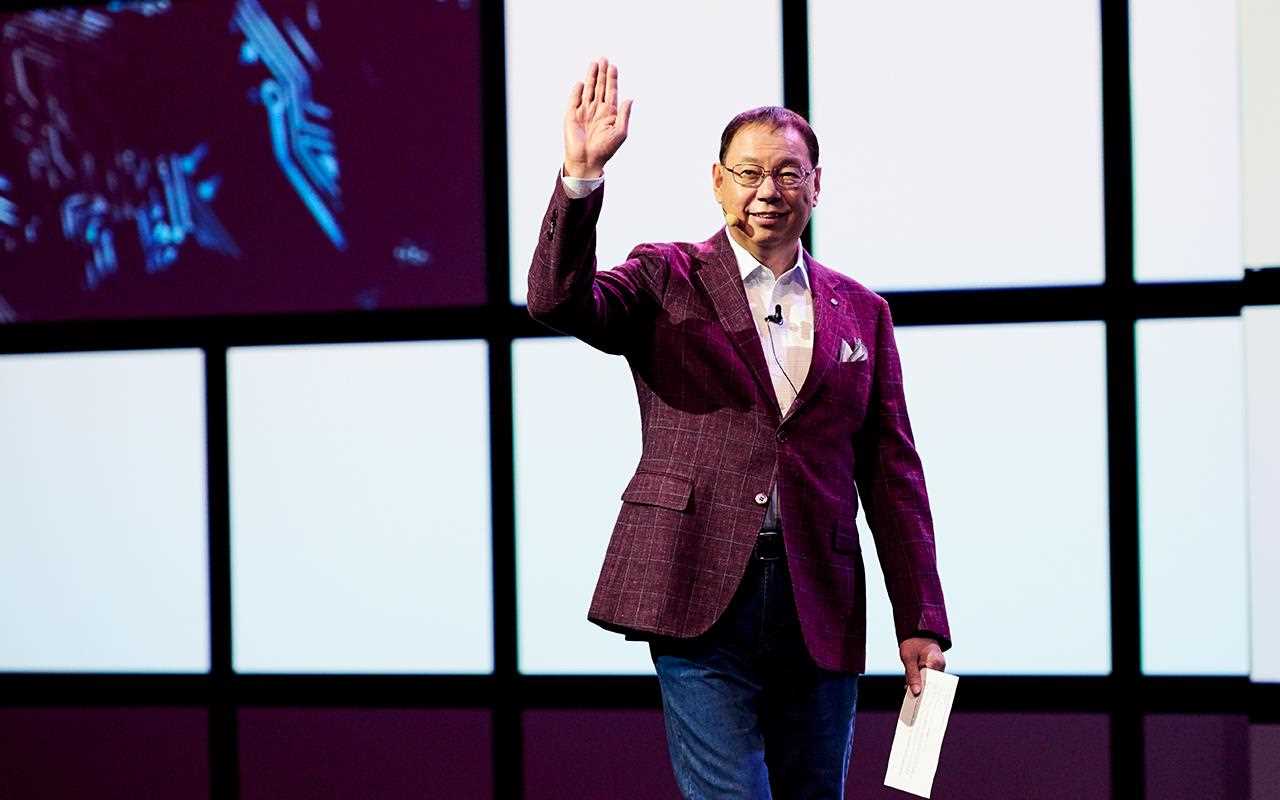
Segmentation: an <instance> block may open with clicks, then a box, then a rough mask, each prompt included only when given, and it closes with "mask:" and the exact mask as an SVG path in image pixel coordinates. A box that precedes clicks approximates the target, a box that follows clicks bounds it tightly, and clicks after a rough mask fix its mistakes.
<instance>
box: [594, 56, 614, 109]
mask: <svg viewBox="0 0 1280 800" xmlns="http://www.w3.org/2000/svg"><path fill="white" fill-rule="evenodd" d="M594 72H595V76H596V88H595V97H594V98H593V99H594V100H595V101H596V102H603V101H604V99H605V92H606V91H607V86H608V82H609V59H607V58H602V59H600V60H599V61H598V62H596V65H595V70H594ZM615 72H616V68H615Z"/></svg>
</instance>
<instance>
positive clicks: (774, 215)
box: [747, 211, 787, 222]
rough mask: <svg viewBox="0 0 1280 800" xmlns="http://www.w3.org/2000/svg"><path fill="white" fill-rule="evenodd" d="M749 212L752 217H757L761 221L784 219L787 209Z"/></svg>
mask: <svg viewBox="0 0 1280 800" xmlns="http://www.w3.org/2000/svg"><path fill="white" fill-rule="evenodd" d="M747 214H748V215H749V216H750V217H751V218H752V219H757V220H760V221H761V222H770V221H774V220H779V219H782V218H783V217H785V216H786V215H787V212H785V211H748V212H747Z"/></svg>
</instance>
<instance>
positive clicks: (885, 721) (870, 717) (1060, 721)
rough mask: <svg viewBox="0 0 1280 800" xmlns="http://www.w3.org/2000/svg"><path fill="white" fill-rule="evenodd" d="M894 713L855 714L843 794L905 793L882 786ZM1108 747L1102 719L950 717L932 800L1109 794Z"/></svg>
mask: <svg viewBox="0 0 1280 800" xmlns="http://www.w3.org/2000/svg"><path fill="white" fill-rule="evenodd" d="M961 691H963V686H962V687H961ZM897 716H898V715H897V714H896V713H890V712H884V711H875V712H861V713H859V714H858V717H857V723H856V725H857V729H856V732H855V734H854V747H853V763H852V764H851V765H850V769H849V785H848V791H847V792H846V794H845V796H846V797H848V798H858V800H866V799H867V798H877V797H883V798H895V800H897V799H898V798H902V797H905V796H906V795H904V794H903V793H902V792H899V791H897V790H896V789H886V788H885V787H884V772H885V767H886V766H887V765H888V763H889V747H890V745H891V744H892V743H893V731H894V725H895V723H896V720H897ZM1110 747H1111V736H1110V724H1109V722H1108V720H1107V717H1106V715H1103V714H978V713H960V714H953V715H952V716H951V722H950V724H949V725H948V727H947V736H946V739H945V740H944V741H943V744H942V757H941V760H940V761H939V763H938V774H937V776H936V778H935V779H934V782H933V796H934V797H938V798H944V797H945V798H947V800H968V799H969V798H972V800H990V798H994V797H1010V798H1012V797H1027V798H1030V797H1072V798H1091V799H1092V798H1107V797H1111V763H1110V762H1111V757H1110V753H1109V750H1110Z"/></svg>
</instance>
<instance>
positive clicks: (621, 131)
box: [564, 58, 631, 178]
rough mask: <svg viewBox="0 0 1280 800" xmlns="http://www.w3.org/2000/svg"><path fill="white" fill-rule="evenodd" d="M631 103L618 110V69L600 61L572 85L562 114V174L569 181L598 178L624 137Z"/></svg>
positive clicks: (629, 116) (595, 62)
mask: <svg viewBox="0 0 1280 800" xmlns="http://www.w3.org/2000/svg"><path fill="white" fill-rule="evenodd" d="M630 124H631V101H630V100H628V101H627V102H625V103H623V104H622V109H621V112H619V109H618V68H617V67H615V66H612V65H611V64H609V60H608V59H606V58H601V59H599V60H598V61H594V62H592V64H591V68H590V69H589V70H587V78H586V81H580V82H578V83H575V84H574V85H573V92H572V93H571V94H570V95H569V108H568V110H566V111H565V114H564V171H565V174H566V175H568V176H570V177H573V178H598V177H600V176H601V175H603V174H604V165H605V162H607V161H608V160H609V159H610V158H613V154H614V153H616V152H618V148H619V147H621V146H622V143H623V142H624V141H625V140H626V138H627V128H628V127H630Z"/></svg>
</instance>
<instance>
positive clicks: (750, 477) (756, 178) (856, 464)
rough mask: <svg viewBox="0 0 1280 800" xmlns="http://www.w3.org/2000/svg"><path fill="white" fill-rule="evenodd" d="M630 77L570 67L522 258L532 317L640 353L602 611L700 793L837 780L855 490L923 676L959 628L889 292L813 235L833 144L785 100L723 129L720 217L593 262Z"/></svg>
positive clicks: (847, 696)
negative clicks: (825, 151)
mask: <svg viewBox="0 0 1280 800" xmlns="http://www.w3.org/2000/svg"><path fill="white" fill-rule="evenodd" d="M617 76H618V72H617V67H615V66H611V65H610V64H609V63H608V61H606V60H604V59H601V60H599V61H597V62H596V63H594V64H592V65H591V68H590V70H589V71H588V73H587V77H586V80H585V81H584V82H582V83H579V84H577V85H575V86H574V89H573V91H572V93H571V95H570V101H569V108H568V110H567V112H566V114H565V120H564V142H565V159H564V166H563V170H562V172H561V174H560V176H559V177H558V178H557V180H556V185H555V190H554V194H553V195H552V199H551V204H550V206H549V207H548V209H547V212H546V216H545V217H544V219H543V224H542V228H541V232H540V236H539V241H538V247H537V250H536V252H535V254H534V259H533V265H532V267H531V269H530V271H529V295H528V304H529V312H530V314H532V315H533V317H534V318H536V319H538V320H539V321H541V322H543V323H544V324H546V325H548V326H550V327H552V328H555V329H557V330H560V331H562V332H565V333H568V334H571V335H573V336H576V337H578V338H580V339H582V340H583V341H585V342H587V343H588V344H590V345H592V346H593V347H597V348H599V349H601V350H604V351H605V352H609V353H618V354H621V355H624V356H625V357H626V358H627V360H628V362H629V364H630V366H631V370H632V373H633V375H634V377H635V383H636V391H637V395H638V399H639V402H640V416H641V424H642V427H643V442H644V444H643V452H642V455H641V457H640V464H639V467H638V468H637V470H636V473H635V476H634V477H633V478H632V479H631V481H630V483H629V484H628V485H627V487H626V490H625V491H624V492H623V495H622V500H623V504H622V510H621V512H620V514H619V516H618V520H617V524H616V526H615V527H614V531H613V536H612V539H611V540H610V542H609V547H608V552H607V554H606V556H605V562H604V566H603V568H602V570H601V573H600V579H599V583H598V584H597V587H596V592H595V596H594V598H593V600H592V603H591V610H590V612H589V617H590V619H591V620H592V621H594V622H596V623H597V624H599V625H602V626H604V627H606V628H609V629H612V630H617V631H621V632H624V633H626V634H628V636H629V637H631V638H641V639H647V640H648V641H649V642H650V650H651V654H652V656H653V660H654V666H655V669H656V670H657V673H658V679H659V683H660V685H661V688H662V698H663V710H664V716H665V720H666V726H667V738H668V747H669V751H670V754H671V759H672V764H673V767H674V769H675V773H676V780H677V782H678V784H679V786H680V790H681V792H682V793H683V794H684V795H685V796H686V797H690V798H768V797H771V796H772V797H777V798H833V799H834V798H843V797H844V778H845V774H846V772H847V771H848V759H849V754H850V751H851V746H852V745H851V743H852V735H853V717H854V706H855V703H856V699H857V677H858V675H859V674H860V673H861V672H863V670H864V669H865V639H866V633H865V631H866V621H865V609H864V607H865V587H864V572H863V567H862V559H861V552H860V543H859V537H858V532H857V529H856V525H855V516H856V514H857V509H858V502H859V497H861V499H862V502H863V503H864V504H865V506H866V511H867V519H868V521H869V523H870V525H871V530H872V534H873V536H874V538H875V542H876V550H877V553H878V554H879V558H880V562H881V565H882V567H883V571H884V575H885V582H886V585H887V587H888V590H889V597H890V600H891V601H892V603H893V609H894V624H895V629H896V632H897V637H898V640H899V642H900V656H901V658H902V661H903V664H904V667H905V669H906V679H907V683H908V685H909V686H910V687H911V690H912V691H913V692H916V693H918V692H919V691H920V686H921V673H920V669H921V668H922V667H926V666H927V667H930V668H933V669H943V668H944V667H945V661H944V658H943V655H942V652H943V650H945V649H946V648H948V647H949V646H950V632H949V628H948V625H947V618H946V610H945V608H944V606H943V598H942V590H941V587H940V585H939V581H938V576H937V569H936V563H935V555H934V548H933V530H932V521H931V517H930V513H929V505H928V498H927V495H926V493H925V486H924V478H923V474H922V471H921V467H920V461H919V458H918V456H917V455H916V451H915V446H914V443H913V441H912V438H911V428H910V423H909V422H908V419H907V413H906V405H905V401H904V398H903V390H902V379H901V370H900V367H899V362H898V354H897V349H896V345H895V344H894V338H893V325H892V322H891V320H890V317H889V309H888V306H887V304H886V303H885V301H884V300H883V299H882V298H880V297H879V296H878V295H876V294H874V293H873V292H871V291H870V290H868V289H866V288H865V287H863V286H862V285H860V284H858V283H857V282H855V281H853V280H852V279H850V278H847V277H844V276H842V275H840V274H838V273H836V272H834V271H832V270H829V269H827V268H826V267H824V266H822V265H821V264H819V263H818V262H816V261H814V260H813V259H812V258H811V257H810V256H809V255H808V254H807V253H805V252H804V250H803V248H802V247H801V246H800V234H801V232H802V231H803V230H804V227H805V225H806V224H808V221H809V216H810V214H811V213H812V209H813V206H814V205H815V204H816V203H817V200H818V194H819V189H820V185H821V177H822V175H821V169H820V168H819V167H818V166H817V163H818V142H817V138H816V137H815V136H814V134H813V131H812V130H811V129H810V127H809V125H808V123H807V122H805V120H804V119H803V118H802V117H800V116H799V115H797V114H794V113H792V112H789V111H787V110H785V109H780V108H761V109H753V110H752V111H748V112H744V113H743V114H740V115H738V117H736V118H734V120H732V121H731V122H730V123H729V125H728V127H726V129H725V131H724V134H723V136H722V138H721V147H720V160H719V162H717V163H716V164H713V165H712V169H711V178H712V188H713V191H714V194H715V198H716V201H717V202H718V203H719V204H720V206H721V208H722V209H723V210H724V215H725V221H726V227H725V228H724V229H722V230H720V231H718V232H717V233H716V234H715V235H714V236H712V237H711V238H710V239H708V240H707V241H705V242H702V243H700V244H687V243H675V244H647V245H640V246H638V247H636V248H635V249H634V250H633V251H632V252H631V254H630V257H629V258H628V259H627V260H626V261H625V262H624V263H622V264H620V265H618V266H617V267H615V268H613V269H611V270H608V271H604V272H597V271H596V266H595V223H596V219H597V218H598V216H599V213H600V209H601V205H602V202H603V194H604V189H603V186H602V184H603V180H604V178H603V175H604V165H605V164H606V163H607V162H608V160H609V159H610V158H611V157H612V156H613V154H614V153H615V152H617V150H618V148H619V147H620V146H621V144H622V142H623V141H624V140H625V138H626V135H627V128H628V124H629V121H630V116H631V101H627V102H626V103H624V104H622V105H621V107H619V105H618V100H617V97H618V93H617ZM855 487H856V488H855Z"/></svg>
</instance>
